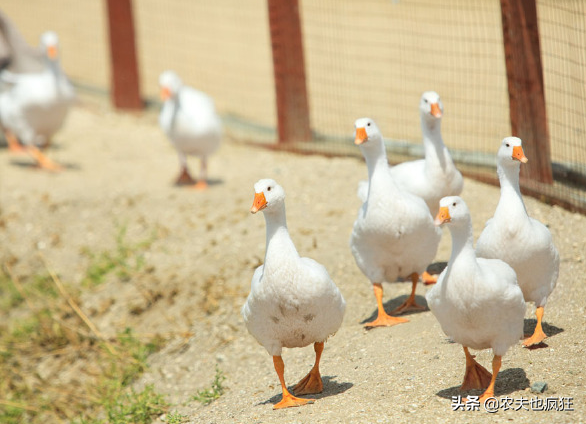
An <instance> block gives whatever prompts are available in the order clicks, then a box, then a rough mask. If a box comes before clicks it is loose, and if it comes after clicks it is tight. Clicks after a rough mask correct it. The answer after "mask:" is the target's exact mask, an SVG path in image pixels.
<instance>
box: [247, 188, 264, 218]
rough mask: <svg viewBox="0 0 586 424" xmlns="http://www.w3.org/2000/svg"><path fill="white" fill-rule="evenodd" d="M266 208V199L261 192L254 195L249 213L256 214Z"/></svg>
mask: <svg viewBox="0 0 586 424" xmlns="http://www.w3.org/2000/svg"><path fill="white" fill-rule="evenodd" d="M266 207H267V199H266V198H265V194H264V193H263V192H262V191H261V192H260V193H254V201H253V202H252V207H251V208H250V213H257V212H258V211H262V210H263V209H264V208H266Z"/></svg>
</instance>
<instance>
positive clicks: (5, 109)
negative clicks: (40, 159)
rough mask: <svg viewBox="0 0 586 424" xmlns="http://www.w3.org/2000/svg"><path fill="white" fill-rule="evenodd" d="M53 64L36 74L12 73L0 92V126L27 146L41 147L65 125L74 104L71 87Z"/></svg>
mask: <svg viewBox="0 0 586 424" xmlns="http://www.w3.org/2000/svg"><path fill="white" fill-rule="evenodd" d="M56 66H57V65H56V64H53V65H52V67H49V68H47V69H45V70H44V71H43V72H40V73H31V74H18V75H16V74H12V75H11V82H12V83H11V84H9V85H8V86H9V88H7V89H6V90H4V91H2V93H0V123H1V125H2V127H4V128H5V129H7V130H9V131H11V132H12V133H13V134H15V135H16V136H17V137H18V138H19V140H20V141H21V142H22V143H24V144H27V145H31V144H36V145H42V144H45V143H46V142H47V141H49V140H50V139H51V137H52V136H53V134H55V133H56V132H57V131H58V130H59V129H60V128H61V127H62V126H63V123H64V122H65V118H66V117H67V113H68V111H69V108H70V107H71V105H72V104H73V103H74V101H75V92H74V89H73V86H72V85H71V83H70V82H69V81H68V79H67V77H66V76H65V75H64V74H63V73H62V72H61V71H60V70H59V69H57V68H56Z"/></svg>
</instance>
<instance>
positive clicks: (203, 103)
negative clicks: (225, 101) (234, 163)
mask: <svg viewBox="0 0 586 424" xmlns="http://www.w3.org/2000/svg"><path fill="white" fill-rule="evenodd" d="M159 85H160V87H161V100H163V102H164V103H163V107H162V109H161V113H160V114H159V125H160V126H161V128H162V130H163V132H164V133H165V134H166V135H167V137H169V140H171V143H172V144H173V146H174V147H175V150H177V154H178V155H179V165H180V167H181V173H180V174H179V177H178V178H177V181H176V184H177V185H192V186H193V187H194V188H195V189H198V190H204V189H206V188H207V185H208V184H207V160H208V156H210V155H211V154H212V153H214V152H215V151H216V150H217V149H218V147H219V146H220V140H221V138H222V122H221V120H220V117H219V116H218V114H217V113H216V107H215V105H214V101H213V100H212V98H211V97H210V96H208V95H207V94H205V93H202V92H201V91H198V90H195V89H194V88H191V87H188V86H186V85H183V82H182V81H181V79H180V78H179V76H177V74H176V73H175V72H173V71H165V72H163V73H162V74H161V75H160V77H159ZM187 155H195V156H199V158H200V160H201V165H200V175H199V179H198V181H197V183H195V181H194V179H193V178H192V177H191V174H190V173H189V170H188V167H187Z"/></svg>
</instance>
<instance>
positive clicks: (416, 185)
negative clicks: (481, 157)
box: [358, 91, 464, 217]
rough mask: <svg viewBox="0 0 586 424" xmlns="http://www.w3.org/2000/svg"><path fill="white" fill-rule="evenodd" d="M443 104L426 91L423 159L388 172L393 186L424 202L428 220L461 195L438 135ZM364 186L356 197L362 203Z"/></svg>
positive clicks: (459, 178) (458, 179) (459, 176)
mask: <svg viewBox="0 0 586 424" xmlns="http://www.w3.org/2000/svg"><path fill="white" fill-rule="evenodd" d="M443 111H444V108H443V104H442V101H441V99H440V97H439V95H438V94H437V93H436V92H435V91H426V92H424V93H423V94H422V96H421V100H420V102H419V114H420V117H421V131H422V132H423V147H424V151H425V158H424V159H419V160H414V161H410V162H403V163H400V164H398V165H395V166H393V167H391V168H390V170H391V175H392V176H393V178H394V180H395V182H396V183H397V185H399V186H401V188H402V189H404V190H407V191H409V192H410V193H413V194H415V195H417V196H419V197H421V198H423V200H425V203H427V207H428V208H429V210H430V212H431V215H432V217H433V216H435V215H437V211H438V205H439V201H440V199H441V198H442V197H445V196H456V195H459V194H460V193H461V192H462V187H463V185H464V180H463V179H462V174H461V173H460V171H458V170H457V169H456V166H455V165H454V162H453V161H452V157H451V156H450V152H449V151H448V149H447V147H446V146H445V145H444V141H443V139H442V133H441V123H442V115H443ZM367 193H368V183H367V182H366V181H364V182H362V183H361V185H360V187H359V193H358V196H359V197H360V199H361V200H362V201H365V200H366V195H367Z"/></svg>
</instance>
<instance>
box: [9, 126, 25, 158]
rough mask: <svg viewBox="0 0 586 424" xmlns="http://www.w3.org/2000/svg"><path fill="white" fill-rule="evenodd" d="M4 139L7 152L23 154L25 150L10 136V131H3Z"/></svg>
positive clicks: (15, 138)
mask: <svg viewBox="0 0 586 424" xmlns="http://www.w3.org/2000/svg"><path fill="white" fill-rule="evenodd" d="M4 138H6V142H7V143H8V150H10V151H11V152H12V153H25V152H26V149H25V148H24V147H23V146H22V144H20V142H19V141H18V138H17V137H16V136H15V135H14V134H12V133H11V132H10V131H4Z"/></svg>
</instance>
